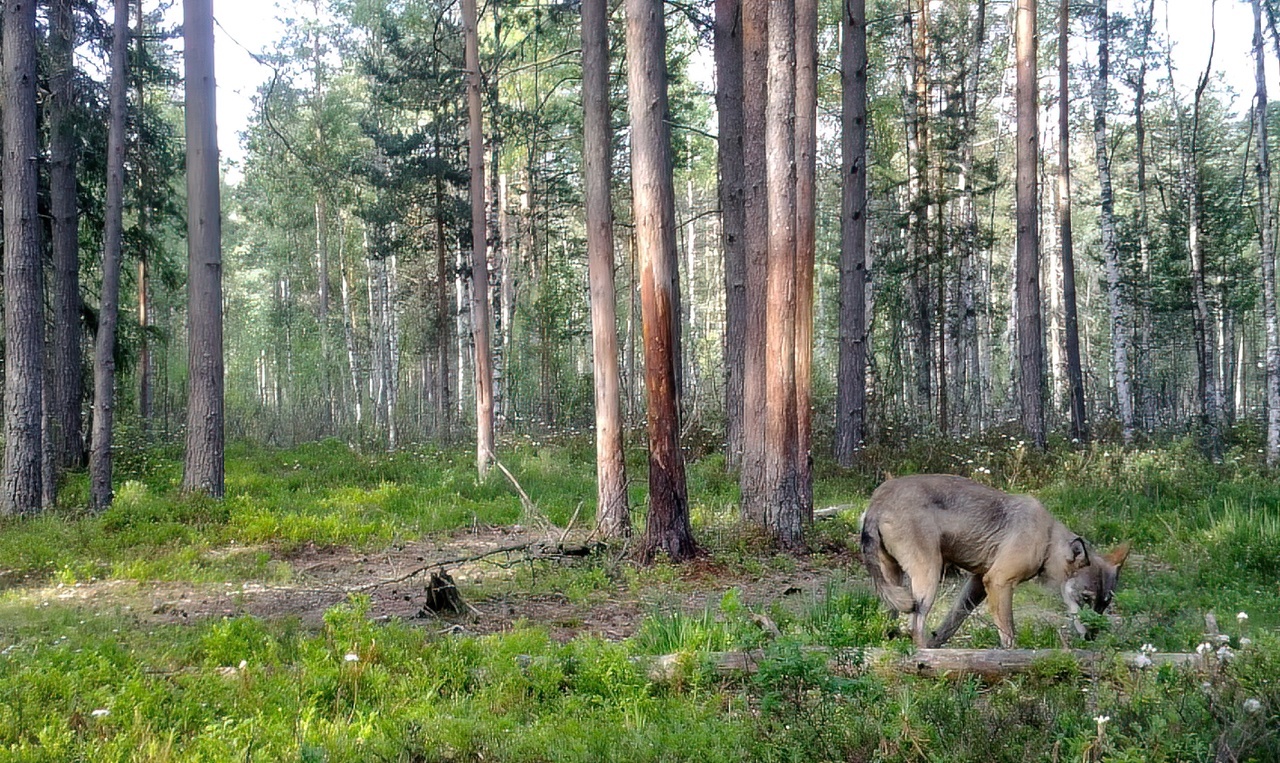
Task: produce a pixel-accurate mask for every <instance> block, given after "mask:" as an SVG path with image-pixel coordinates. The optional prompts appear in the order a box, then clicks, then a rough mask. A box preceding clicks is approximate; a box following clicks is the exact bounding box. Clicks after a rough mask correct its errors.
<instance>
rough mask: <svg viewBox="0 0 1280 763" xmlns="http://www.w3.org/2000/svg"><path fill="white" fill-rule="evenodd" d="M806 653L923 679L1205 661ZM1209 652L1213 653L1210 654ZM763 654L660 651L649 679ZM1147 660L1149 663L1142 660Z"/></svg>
mask: <svg viewBox="0 0 1280 763" xmlns="http://www.w3.org/2000/svg"><path fill="white" fill-rule="evenodd" d="M805 651H806V652H809V653H811V654H826V655H828V658H827V668H828V669H829V670H830V671H831V672H832V673H834V674H836V675H844V676H856V675H863V674H865V673H867V672H868V671H870V672H873V673H877V674H880V675H914V676H920V677H923V678H939V677H944V676H967V675H974V676H978V677H981V678H984V679H989V680H990V679H998V678H1002V677H1004V676H1010V675H1016V674H1020V673H1029V672H1033V671H1037V670H1046V671H1052V670H1053V669H1054V667H1055V666H1060V667H1063V668H1065V667H1066V666H1067V665H1074V666H1075V668H1076V669H1078V670H1079V671H1080V672H1081V673H1086V674H1088V673H1095V672H1097V671H1098V670H1101V669H1103V668H1105V667H1106V666H1108V665H1112V664H1114V663H1115V661H1116V660H1119V661H1120V662H1122V663H1123V664H1125V665H1128V666H1129V667H1131V668H1133V669H1135V670H1136V669H1139V668H1141V667H1148V668H1154V667H1159V666H1161V665H1173V666H1175V667H1185V666H1196V665H1206V664H1208V663H1207V662H1206V659H1207V658H1206V657H1204V656H1202V655H1199V654H1194V653H1187V652H1165V653H1154V654H1143V653H1141V652H1119V653H1112V654H1107V653H1100V652H1090V651H1088V650H1085V649H919V650H917V651H915V652H911V653H909V654H903V653H902V652H899V651H897V650H893V649H884V648H879V647H876V648H867V649H827V648H824V647H808V648H806V650H805ZM1210 657H1212V655H1210ZM765 659H766V656H765V652H764V650H762V649H750V650H745V651H738V652H711V653H708V654H705V655H698V654H693V653H683V654H664V655H659V656H657V657H654V658H653V659H652V660H651V661H650V662H649V663H648V676H649V679H650V680H652V681H654V682H657V683H671V682H673V681H677V680H679V679H680V678H681V677H682V676H688V675H689V673H690V670H691V669H692V668H695V667H700V666H702V665H704V664H709V666H710V668H711V669H712V670H714V671H715V672H716V673H718V674H720V675H723V676H733V675H750V674H753V673H755V672H756V671H758V670H759V669H760V665H761V663H763V662H764V660H765ZM1144 660H1149V661H1150V663H1149V664H1148V663H1147V662H1144Z"/></svg>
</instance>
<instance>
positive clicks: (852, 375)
mask: <svg viewBox="0 0 1280 763" xmlns="http://www.w3.org/2000/svg"><path fill="white" fill-rule="evenodd" d="M841 8H842V12H841V28H842V32H843V37H842V41H841V48H840V70H841V79H840V82H841V106H840V121H841V131H840V132H841V137H840V146H841V153H842V155H843V158H842V164H843V167H844V182H843V184H842V189H841V207H840V220H841V229H840V230H841V235H840V360H839V363H840V371H839V378H838V379H837V383H836V427H835V457H836V461H838V462H839V463H840V465H841V466H844V467H850V466H853V457H854V453H855V452H856V451H857V449H858V448H860V447H862V444H863V441H864V440H865V438H866V415H867V414H866V407H867V344H866V342H867V314H866V285H867V267H866V265H867V216H866V211H867V173H866V162H867V18H866V0H845V2H844V3H843V4H842V6H841Z"/></svg>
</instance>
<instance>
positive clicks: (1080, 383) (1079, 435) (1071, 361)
mask: <svg viewBox="0 0 1280 763" xmlns="http://www.w3.org/2000/svg"><path fill="white" fill-rule="evenodd" d="M1102 2H1104V3H1105V2H1106V0H1102ZM1061 5H1062V13H1061V18H1060V19H1059V27H1058V164H1059V167H1058V230H1059V233H1060V235H1061V236H1062V315H1063V321H1062V322H1063V331H1064V333H1065V339H1066V342H1065V344H1066V349H1067V383H1068V385H1069V387H1070V393H1069V394H1070V400H1071V436H1072V437H1073V438H1075V439H1076V440H1080V441H1082V442H1083V441H1084V440H1086V439H1088V436H1089V424H1088V419H1087V417H1086V414H1085V408H1084V371H1083V369H1082V368H1081V365H1080V321H1079V317H1078V316H1077V312H1076V263H1075V252H1074V251H1073V246H1072V240H1071V90H1070V88H1069V84H1070V83H1069V81H1068V74H1069V72H1068V61H1067V40H1068V32H1069V31H1070V28H1071V26H1070V25H1071V16H1070V13H1069V2H1068V0H1062V3H1061ZM1112 233H1113V237H1112V241H1113V243H1114V233H1115V229H1114V226H1113V227H1112ZM1131 435H1132V431H1130V436H1131Z"/></svg>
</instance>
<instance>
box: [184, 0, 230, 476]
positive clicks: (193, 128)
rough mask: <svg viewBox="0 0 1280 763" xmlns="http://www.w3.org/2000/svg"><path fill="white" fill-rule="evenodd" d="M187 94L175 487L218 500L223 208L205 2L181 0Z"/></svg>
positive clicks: (209, 11) (221, 470)
mask: <svg viewBox="0 0 1280 763" xmlns="http://www.w3.org/2000/svg"><path fill="white" fill-rule="evenodd" d="M183 38H184V40H185V51H186V53H185V56H186V98H187V113H186V127H187V335H188V368H189V369H190V372H189V373H190V375H189V377H188V382H187V452H186V463H185V467H184V470H183V476H182V487H183V489H184V490H187V491H192V492H203V493H208V494H209V495H211V496H213V497H215V498H221V497H222V495H223V492H224V489H225V487H224V485H225V479H224V469H225V466H224V461H223V438H224V434H223V371H222V367H223V361H222V208H221V199H220V190H219V183H218V181H219V178H218V132H217V126H216V114H217V112H216V110H215V103H214V101H215V98H214V96H215V89H214V69H213V3H212V0H183Z"/></svg>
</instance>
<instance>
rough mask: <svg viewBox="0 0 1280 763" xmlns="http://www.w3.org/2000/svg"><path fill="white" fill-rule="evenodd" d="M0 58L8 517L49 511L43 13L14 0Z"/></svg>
mask: <svg viewBox="0 0 1280 763" xmlns="http://www.w3.org/2000/svg"><path fill="white" fill-rule="evenodd" d="M3 15H4V19H3V40H2V41H0V50H2V52H0V60H2V61H3V66H4V69H3V74H2V75H0V88H2V89H3V95H4V108H3V109H0V120H2V126H3V146H4V167H3V185H4V192H3V193H4V331H5V357H4V372H5V375H4V407H5V416H4V432H5V437H4V444H5V448H4V475H3V477H4V484H3V491H2V494H0V514H27V513H35V512H37V511H39V510H40V508H41V500H42V497H43V493H42V487H43V483H42V478H43V474H42V461H43V458H44V432H43V422H42V414H43V411H44V384H45V377H44V293H43V284H42V283H41V281H42V275H43V273H42V271H41V267H42V264H41V261H40V238H39V237H40V229H39V225H40V220H39V217H38V214H37V201H36V199H37V193H38V187H37V169H36V163H37V155H38V153H39V146H38V144H37V142H36V53H35V50H36V9H35V3H34V2H32V1H31V0H16V1H15V0H10V2H7V3H5V5H4V10H3Z"/></svg>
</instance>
